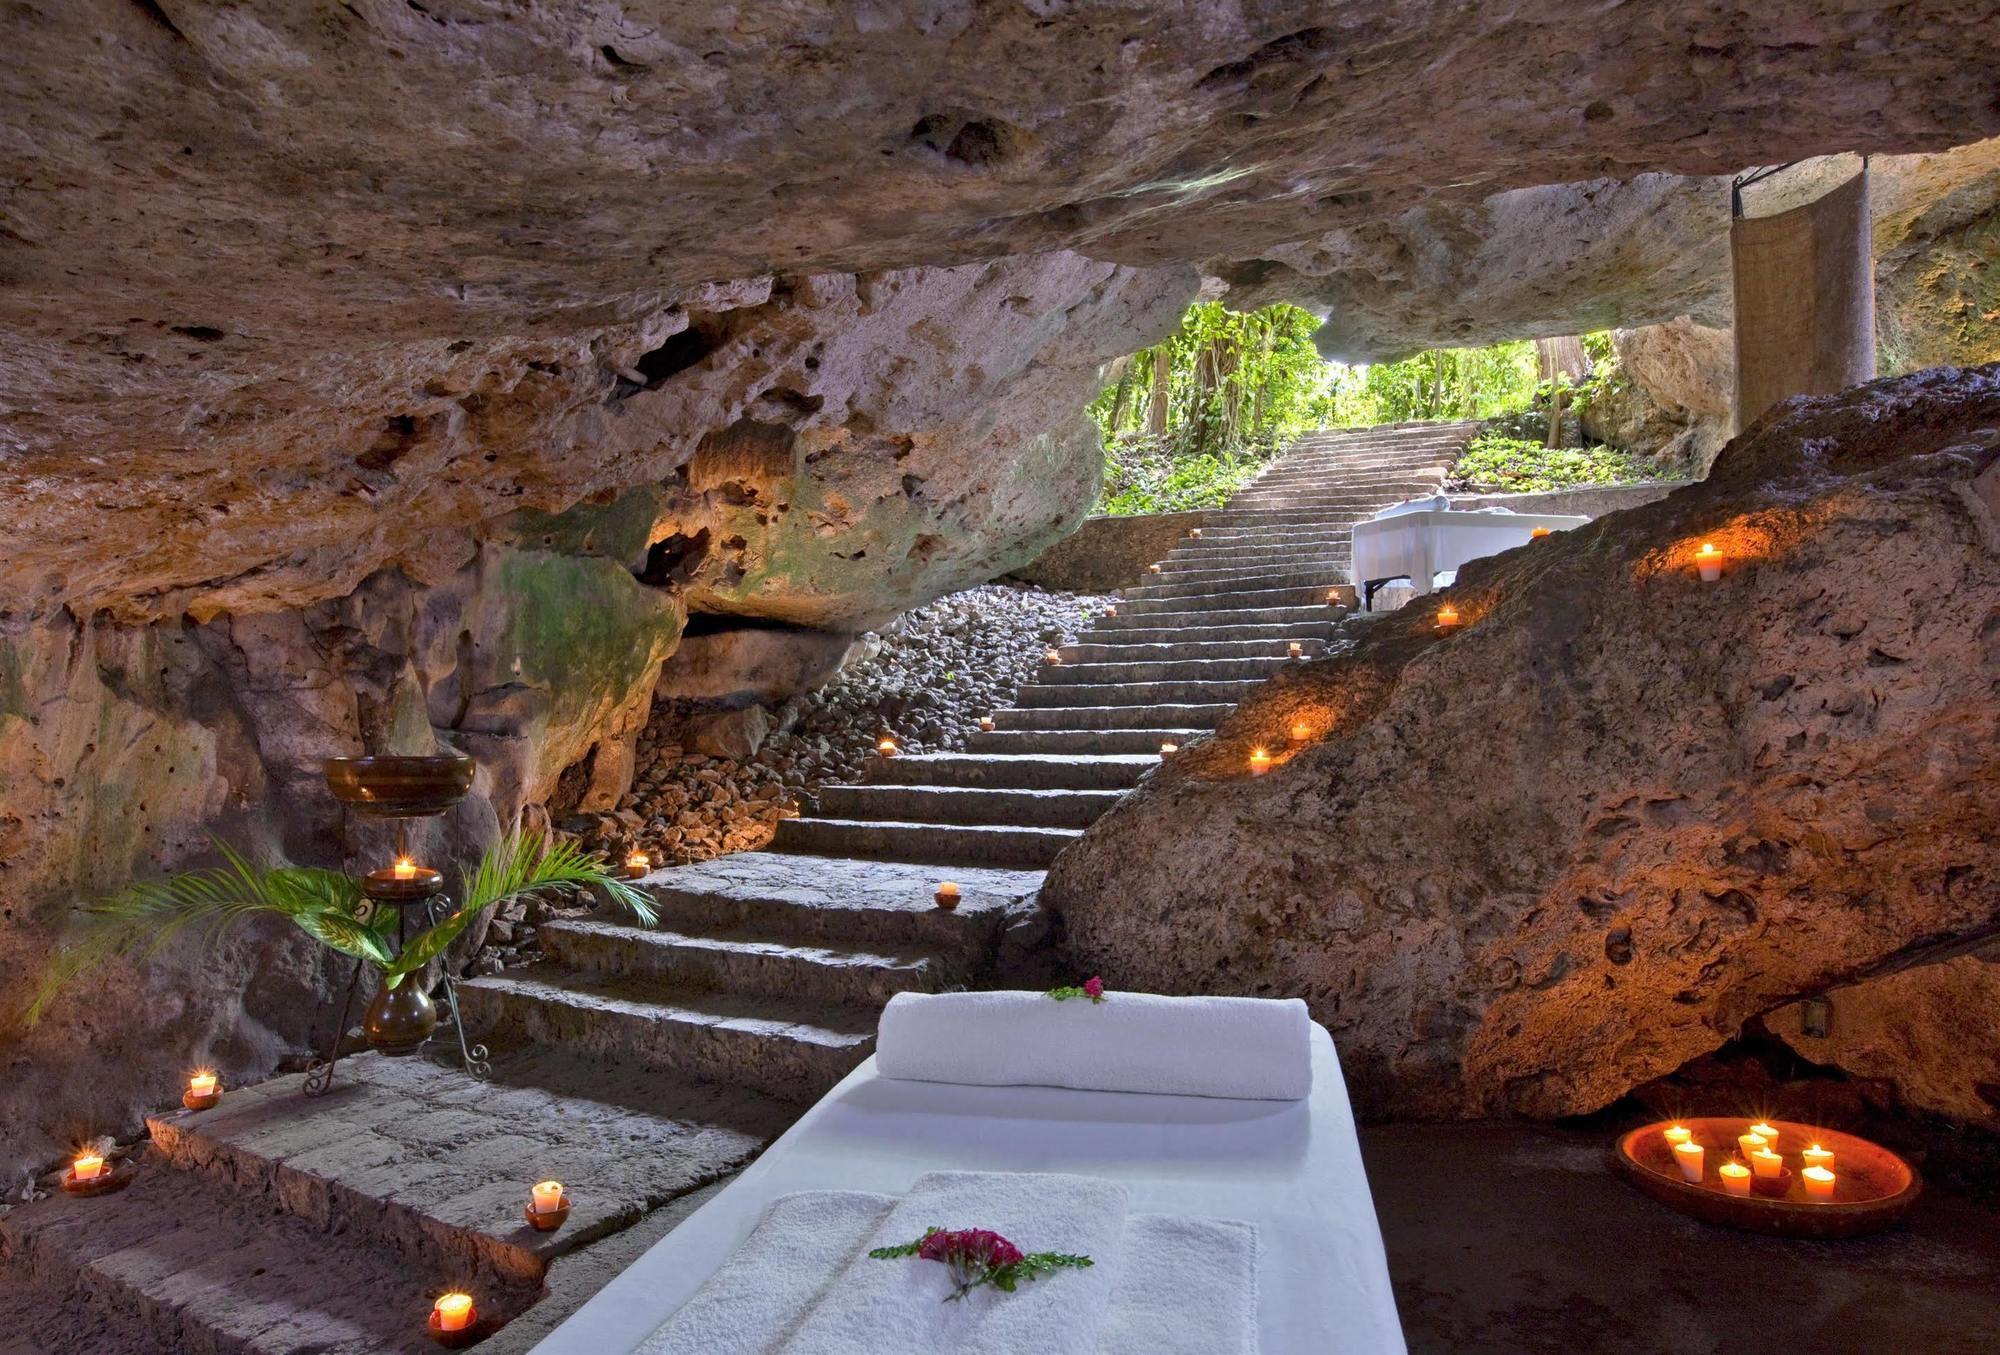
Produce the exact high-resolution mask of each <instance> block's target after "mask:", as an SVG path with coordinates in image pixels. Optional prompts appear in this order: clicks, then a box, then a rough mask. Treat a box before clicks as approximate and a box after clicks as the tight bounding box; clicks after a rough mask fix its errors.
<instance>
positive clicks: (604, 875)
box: [25, 833, 658, 1025]
mask: <svg viewBox="0 0 2000 1355" xmlns="http://www.w3.org/2000/svg"><path fill="white" fill-rule="evenodd" d="M215 847H216V850H217V852H219V853H220V854H221V856H222V860H223V864H222V865H220V866H211V867H207V868H205V869H202V870H191V871H187V872H184V873H183V874H180V875H174V876H169V877H168V878H166V879H164V880H136V881H134V882H133V883H131V884H129V885H126V886H125V887H124V888H123V889H120V890H119V891H118V892H116V893H115V894H112V895H109V896H108V897H106V898H103V899H99V900H98V901H96V902H95V903H92V904H89V905H87V906H86V907H85V908H84V909H83V927H82V930H81V932H80V934H79V935H78V936H77V937H76V938H75V939H74V940H72V941H71V942H70V944H68V945H67V946H65V947H64V948H63V949H62V950H61V951H60V952H59V953H58V954H57V955H56V956H55V958H54V960H53V962H52V963H51V964H50V965H49V968H48V971H47V973H46V976H45V977H44V979H43V981H42V983H41V984H40V985H39V987H38V988H37V989H36V992H35V995H34V997H33V999H32V1001H31V1002H30V1004H29V1006H28V1009H27V1012H26V1014H25V1020H26V1023H27V1024H29V1025H33V1024H34V1023H35V1022H36V1021H39V1020H40V1019H41V1017H42V1015H43V1013H44V1012H46V1011H47V1009H48V1006H49V1004H50V1003H51V1002H52V1001H53V1000H54V999H55V997H56V995H57V994H58V993H59V992H61V991H62V990H63V989H64V988H66V987H68V986H69V985H70V984H71V983H73V982H75V981H76V980H77V979H78V978H80V977H81V976H82V975H83V974H84V973H86V972H88V971H89V970H91V969H93V968H95V967H97V966H98V965H101V964H104V963H106V962H108V961H111V960H113V959H117V958H121V957H122V958H125V959H128V960H132V961H135V962H144V961H145V960H148V959H150V958H152V957H153V956H154V955H156V954H157V953H158V952H159V951H160V949H161V948H162V947H163V946H165V945H166V944H167V943H168V942H170V941H171V940H173V938H174V937H175V936H177V935H179V934H180V933H181V932H182V931H183V930H184V929H186V928H188V927H190V926H194V925H197V924H200V925H202V926H203V928H204V935H205V938H206V940H207V941H208V942H209V943H210V944H214V943H216V942H217V941H219V940H220V939H221V937H222V934H223V933H224V932H226V931H227V930H228V929H229V928H230V927H232V926H234V925H235V924H236V923H237V922H240V921H241V920H242V919H243V918H245V917H247V916H249V915H250V914H253V913H275V914H277V915H279V916H281V917H285V918H289V919H290V920H291V921H292V922H293V923H294V924H295V925H296V926H298V928H299V929H300V930H301V931H304V932H305V933H306V934H307V935H308V936H311V937H312V938H313V939H314V940H315V941H318V942H319V943H320V944H322V945H324V946H327V947H329V948H331V949H333V950H336V951H339V952H340V953H341V954H343V955H351V956H353V957H355V958H356V959H360V960H366V961H367V962H369V963H370V964H372V965H374V966H376V968H378V969H380V970H381V971H382V975H383V982H384V983H385V984H387V985H388V986H389V987H391V988H393V987H395V986H396V985H397V984H399V983H401V982H402V981H403V979H404V978H406V977H407V976H409V975H411V974H414V973H416V972H417V971H418V970H420V969H422V968H423V967H424V966H425V965H427V964H429V963H430V962H431V961H432V960H434V959H436V958H437V957H438V956H440V955H442V954H444V952H445V951H446V950H447V949H449V948H450V946H451V943H452V942H453V941H455V940H457V939H458V937H459V935H460V934H461V933H463V932H464V931H465V929H466V927H467V926H469V925H470V924H471V922H472V920H473V919H474V918H476V917H477V916H478V915H479V914H480V913H481V912H483V911H485V910H486V909H488V908H491V907H492V906H493V905H495V904H497V903H504V902H506V901H507V900H509V899H512V898H516V897H519V896H521V895H524V894H532V893H534V892H535V891H536V890H539V889H547V888H549V887H550V886H553V885H573V886H579V887H585V888H591V889H595V890H598V891H600V892H602V893H604V894H607V895H609V896H610V897H611V899H612V900H613V901H615V902H617V903H619V904H622V905H623V906H624V907H625V908H627V909H628V910H630V911H631V913H632V914H633V916H634V917H635V918H637V919H638V921H639V922H640V924H641V925H643V926H648V927H650V926H652V925H653V924H654V923H655V922H656V921H657V920H658V918H657V915H656V914H655V912H654V910H653V905H652V901H651V900H650V899H648V898H647V897H646V896H645V895H644V894H642V893H640V892H639V891H638V890H636V889H634V888H632V887H631V886H630V885H628V884H626V883H625V882H624V881H622V880H618V879H614V878H612V876H611V875H610V874H609V873H608V871H607V869H606V867H605V865H604V863H603V862H602V861H601V860H599V859H598V858H597V857H596V856H593V855H590V854H588V853H586V852H584V851H582V850H581V849H580V848H578V847H577V846H576V845H575V844H574V843H570V842H556V843H551V842H549V841H548V840H547V839H545V838H543V837H541V836H540V835H538V834H523V833H515V834H510V835H509V836H507V837H505V838H503V839H501V840H500V841H499V842H497V843H495V844H494V845H493V847H492V848H491V849H490V850H489V851H487V853H486V854H485V855H484V856H483V857H481V858H480V861H479V864H478V865H477V866H476V867H474V869H473V871H472V874H471V875H470V877H468V878H467V879H466V881H465V888H464V902H463V903H461V904H460V905H459V906H458V907H457V908H456V909H454V910H453V911H452V913H451V914H450V915H449V916H448V917H446V918H444V919H443V920H442V921H440V922H438V923H437V924H436V925H435V926H432V927H430V928H427V929H426V930H425V931H423V932H421V933H419V934H418V935H417V936H415V937H413V938H411V940H410V942H409V944H407V945H406V946H404V947H403V949H402V952H401V953H400V954H398V953H397V951H396V948H395V945H394V942H393V939H392V938H393V937H394V934H395V931H396V927H397V923H398V916H397V911H396V910H395V909H394V908H378V909H375V910H374V911H373V912H372V913H370V912H369V910H368V909H367V907H366V903H367V900H366V897H365V896H364V895H363V894H362V892H361V886H360V885H359V884H358V883H356V882H355V881H354V880H353V879H352V878H350V877H349V876H346V875H343V874H341V873H340V872H339V871H333V870H321V869H318V868H315V867H309V866H276V867H269V868H266V867H260V866H255V865H252V864H251V863H250V861H249V860H248V859H247V858H245V857H244V856H243V855H242V854H241V853H240V852H238V851H236V849H235V848H233V847H231V846H229V845H228V844H227V843H224V842H217V843H216V844H215Z"/></svg>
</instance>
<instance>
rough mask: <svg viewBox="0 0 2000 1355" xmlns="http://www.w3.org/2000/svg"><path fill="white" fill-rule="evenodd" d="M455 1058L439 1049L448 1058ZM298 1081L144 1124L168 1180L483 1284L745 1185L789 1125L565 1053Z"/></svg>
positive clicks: (391, 1063)
mask: <svg viewBox="0 0 2000 1355" xmlns="http://www.w3.org/2000/svg"><path fill="white" fill-rule="evenodd" d="M445 1043H446V1042H445V1041H443V1040H437V1041H434V1042H433V1046H432V1048H433V1050H435V1051H436V1052H437V1053H438V1054H439V1055H440V1056H442V1055H443V1054H444V1053H445ZM302 1084H303V1078H301V1077H299V1076H289V1077H280V1078H274V1079H272V1080H270V1081H267V1082H262V1083H259V1084H257V1085H255V1086H251V1087H243V1088H234V1089H231V1090H229V1091H227V1092H226V1093H225V1094H224V1096H223V1098H222V1102H221V1104H220V1105H218V1106H216V1107H215V1108H213V1109H211V1110H206V1111H199V1112H186V1111H175V1112H173V1113H171V1114H165V1115H156V1116H152V1117H149V1119H148V1121H147V1127H148V1129H149V1130H150V1132H151V1134H152V1139H153V1144H154V1146H155V1148H156V1149H157V1150H158V1151H159V1152H160V1153H162V1154H163V1155H164V1156H165V1157H166V1158H167V1159H168V1160H169V1161H171V1162H172V1164H173V1165H174V1166H176V1167H179V1168H182V1169H184V1170H187V1171H189V1172H193V1173H198V1174H201V1175H203V1176H206V1177H209V1178H212V1179H213V1180H214V1181H215V1182H216V1183H217V1184H219V1185H223V1186H226V1187H227V1188H228V1189H229V1190H230V1191H231V1192H232V1194H233V1195H234V1197H235V1198H237V1199H239V1200H242V1201H244V1202H246V1203H255V1204H257V1205H258V1206H260V1207H261V1208H262V1209H263V1210H264V1211H265V1212H266V1213H267V1214H273V1215H275V1214H287V1215H291V1216H293V1217H296V1218H299V1219H301V1220H303V1221H305V1222H306V1223H309V1224H311V1225H312V1226H314V1227H315V1228H317V1229H319V1230H321V1231H322V1232H324V1233H328V1234H336V1235H339V1236H342V1237H346V1238H357V1239H366V1240H367V1241H368V1242H369V1243H370V1244H371V1245H372V1246H374V1247H375V1248H376V1249H378V1250H380V1251H383V1252H385V1253H389V1254H395V1255H400V1256H402V1257H404V1258H405V1259H406V1260H407V1261H410V1262H412V1263H413V1264H421V1265H424V1266H427V1267H430V1268H432V1269H435V1270H439V1271H446V1272H449V1273H451V1274H453V1275H456V1276H458V1277H459V1278H460V1281H461V1282H469V1281H477V1282H479V1284H480V1285H481V1286H482V1287H485V1286H489V1285H491V1284H500V1285H527V1286H531V1287H534V1286H539V1285H540V1283H541V1282H542V1279H543V1277H544V1275H545V1273H546V1271H547V1269H548V1266H549V1264H550V1262H551V1261H553V1260H554V1259H555V1258H557V1257H559V1256H563V1255H566V1254H568V1253H569V1252H571V1251H574V1250H575V1249H577V1248H579V1247H581V1246H584V1245H586V1244H587V1243H589V1242H592V1241H594V1240H596V1239H597V1238H600V1237H603V1236H606V1235H608V1234H610V1233H613V1232H616V1231H618V1230H619V1229H620V1228H622V1227H624V1226H626V1225H627V1224H629V1223H631V1222H632V1221H633V1220H635V1219H636V1218H638V1217H639V1216H640V1215H641V1214H643V1213H644V1212H646V1211H647V1210H648V1209H651V1208H653V1207H654V1206H656V1205H658V1204H661V1203H664V1202H665V1201H666V1200H669V1199H672V1198H673V1197H674V1196H676V1195H679V1194H684V1193H686V1192H687V1191H690V1190H696V1189H699V1188H700V1187H702V1186H704V1185H706V1184H708V1183H709V1182H711V1181H713V1180H715V1179H717V1178H718V1177H720V1176H722V1175H725V1174H727V1173H730V1172H733V1171H736V1170H738V1169H739V1168H741V1167H742V1166H744V1165H745V1164H746V1163H748V1162H749V1160H750V1159H751V1158H753V1157H754V1156H756V1154H757V1153H758V1152H760V1151H761V1150H762V1148H763V1146H764V1144H765V1143H766V1142H768V1141H769V1140H770V1139H771V1138H772V1137H774V1136H775V1135H777V1134H778V1133H779V1132H781V1131H782V1130H783V1129H784V1127H785V1125H786V1124H787V1123H788V1122H789V1115H788V1114H787V1111H786V1107H785V1106H784V1105H782V1104H781V1103H779V1102H777V1101H773V1100H769V1099H767V1098H764V1097H760V1096H756V1095H753V1094H751V1093H748V1092H745V1091H742V1090H740V1089H731V1088H727V1087H715V1086H706V1085H699V1084H695V1083H678V1084H676V1083H674V1082H672V1081H671V1080H663V1079H661V1078H659V1077H658V1076H657V1075H651V1076H648V1077H646V1078H644V1079H641V1078H637V1077H634V1076H633V1075H632V1074H630V1073H628V1072H621V1071H620V1070H618V1069H616V1068H611V1067H606V1066H602V1065H595V1064H592V1063H590V1062H589V1060H587V1059H585V1058H582V1057H580V1056H579V1051H576V1050H568V1049H564V1050H552V1049H539V1050H528V1051H524V1052H522V1053H518V1054H514V1055H506V1054H502V1055H501V1056H499V1057H496V1058H495V1059H493V1060H492V1070H491V1075H490V1076H489V1077H488V1078H486V1079H483V1080H482V1079H475V1078H472V1077H470V1076H469V1075H467V1074H466V1073H465V1072H464V1071H463V1070H462V1069H459V1068H458V1067H456V1066H455V1065H450V1064H443V1063H437V1062H433V1061H431V1059H429V1058H424V1057H412V1058H396V1059H392V1058H385V1057H383V1056H382V1055H379V1054H370V1053H364V1054H358V1055H354V1056H350V1057H349V1058H345V1059H342V1060H341V1062H340V1063H339V1064H338V1065H337V1066H336V1069H335V1077H334V1084H333V1087H332V1089H331V1090H330V1091H329V1092H328V1093H327V1094H326V1095H325V1096H324V1097H322V1098H319V1099H316V1100H309V1099H307V1098H306V1097H305V1096H304V1094H303V1089H302ZM551 1176H553V1177H556V1178H557V1179H559V1180H561V1181H563V1182H564V1183H565V1184H566V1185H567V1186H568V1187H569V1189H570V1193H571V1195H572V1198H573V1204H572V1212H571V1215H570V1218H569V1220H568V1222H566V1223H565V1224H564V1225H563V1227H562V1228H561V1229H559V1230H557V1231H555V1232H552V1233H540V1232H535V1231H534V1230H532V1229H529V1228H527V1227H525V1226H523V1223H522V1219H521V1208H522V1206H523V1205H524V1204H525V1203H526V1200H527V1189H528V1186H529V1185H531V1184H532V1183H534V1182H535V1181H538V1180H543V1179H546V1178H548V1177H551ZM482 1302H483V1300H482ZM419 1318H421V1312H420V1313H419Z"/></svg>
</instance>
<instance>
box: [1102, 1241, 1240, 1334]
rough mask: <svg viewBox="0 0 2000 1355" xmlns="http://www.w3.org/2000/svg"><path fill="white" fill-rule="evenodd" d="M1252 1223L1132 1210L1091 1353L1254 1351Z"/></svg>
mask: <svg viewBox="0 0 2000 1355" xmlns="http://www.w3.org/2000/svg"><path fill="white" fill-rule="evenodd" d="M1256 1352H1257V1229H1256V1228H1255V1227H1253V1226H1252V1225H1250V1224H1248V1223H1234V1222H1230V1221H1227V1220H1224V1219H1199V1218H1184V1217H1181V1216H1179V1215H1172V1214H1132V1215H1130V1216H1128V1217H1127V1218H1126V1220H1125V1249H1124V1254H1123V1256H1122V1258H1121V1259H1120V1261H1119V1270H1118V1284H1117V1286H1116V1288H1114V1289H1113V1290H1112V1293H1111V1311H1110V1312H1109V1313H1107V1314H1106V1315H1105V1319H1104V1330H1103V1335H1102V1336H1101V1337H1099V1339H1098V1342H1097V1355H1256Z"/></svg>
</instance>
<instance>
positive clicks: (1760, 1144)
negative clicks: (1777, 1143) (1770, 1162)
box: [1736, 1129, 1771, 1162]
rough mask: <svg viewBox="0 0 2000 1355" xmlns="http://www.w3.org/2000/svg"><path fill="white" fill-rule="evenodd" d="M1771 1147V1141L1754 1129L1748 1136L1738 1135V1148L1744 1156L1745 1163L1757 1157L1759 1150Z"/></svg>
mask: <svg viewBox="0 0 2000 1355" xmlns="http://www.w3.org/2000/svg"><path fill="white" fill-rule="evenodd" d="M1770 1146H1771V1141H1770V1140H1769V1139H1767V1138H1765V1137H1764V1136H1763V1135H1762V1134H1759V1133H1758V1132H1757V1131H1756V1130H1754V1129H1753V1130H1751V1131H1750V1132H1749V1133H1747V1134H1738V1135H1737V1136H1736V1147H1737V1149H1738V1151H1740V1152H1741V1153H1742V1154H1743V1160H1744V1161H1745V1162H1748V1161H1749V1160H1750V1159H1751V1158H1753V1157H1755V1156H1757V1150H1758V1149H1759V1148H1768V1147H1770Z"/></svg>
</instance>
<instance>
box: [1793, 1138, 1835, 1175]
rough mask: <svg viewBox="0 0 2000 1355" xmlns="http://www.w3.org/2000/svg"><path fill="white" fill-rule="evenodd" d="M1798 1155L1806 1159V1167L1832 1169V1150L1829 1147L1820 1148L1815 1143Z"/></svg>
mask: <svg viewBox="0 0 2000 1355" xmlns="http://www.w3.org/2000/svg"><path fill="white" fill-rule="evenodd" d="M1799 1156H1800V1157H1802V1158H1804V1159H1805V1160H1806V1165H1807V1166H1808V1167H1825V1168H1826V1169H1827V1170H1828V1171H1832V1170H1833V1150H1832V1149H1831V1148H1822V1147H1820V1146H1819V1145H1818V1144H1817V1143H1815V1144H1813V1145H1812V1146H1811V1147H1810V1148H1808V1149H1806V1150H1805V1151H1804V1152H1803V1153H1800V1154H1799Z"/></svg>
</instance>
